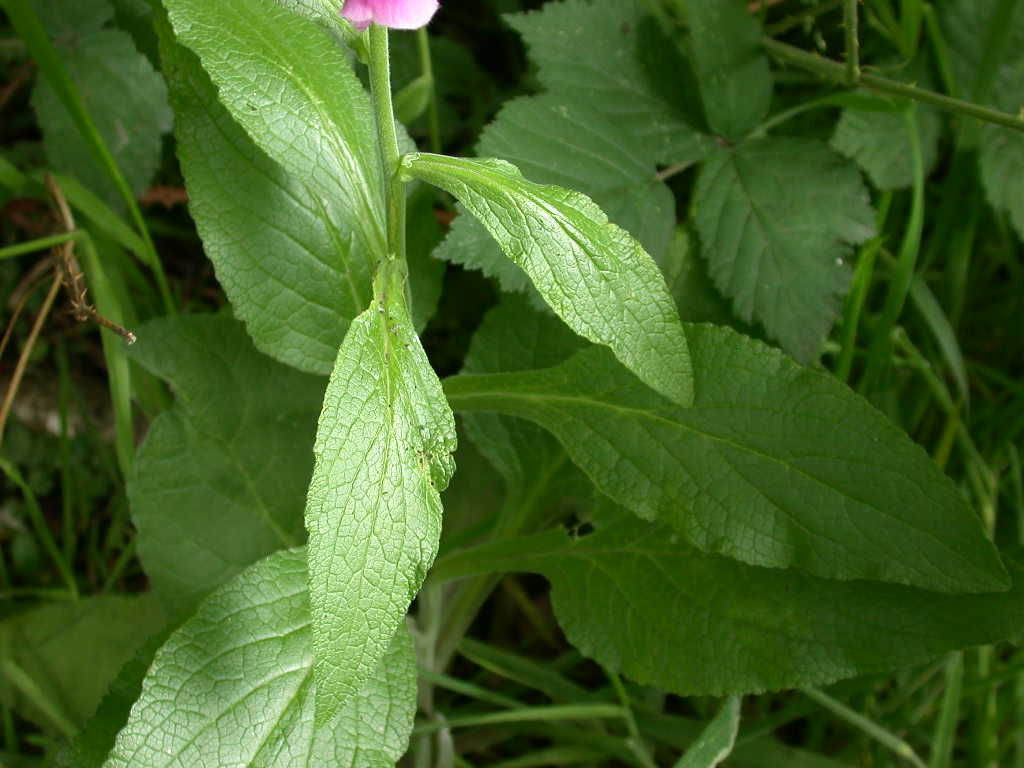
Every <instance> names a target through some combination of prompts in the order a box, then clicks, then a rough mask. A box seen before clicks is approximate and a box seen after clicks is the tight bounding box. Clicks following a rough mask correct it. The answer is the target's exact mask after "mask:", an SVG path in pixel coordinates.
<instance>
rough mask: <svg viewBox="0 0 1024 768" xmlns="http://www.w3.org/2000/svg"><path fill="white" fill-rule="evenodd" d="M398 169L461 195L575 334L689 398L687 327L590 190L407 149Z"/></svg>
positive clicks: (645, 260)
mask: <svg viewBox="0 0 1024 768" xmlns="http://www.w3.org/2000/svg"><path fill="white" fill-rule="evenodd" d="M402 171H403V172H404V173H405V174H407V175H408V176H410V177H414V178H418V179H422V180H424V181H427V182H429V183H431V184H433V185H435V186H438V187H441V188H442V189H444V190H447V191H448V192H450V193H451V194H453V195H455V196H456V197H457V198H459V199H460V200H461V201H462V204H463V205H464V206H465V207H466V208H467V209H468V210H469V211H470V212H471V213H472V214H473V215H474V216H475V217H476V218H478V219H479V220H480V221H481V222H482V223H483V224H484V226H486V227H487V229H488V231H489V232H490V233H491V235H492V237H494V239H495V240H497V242H498V245H500V246H501V248H502V250H503V251H504V252H505V254H506V255H507V256H508V257H509V258H510V259H512V261H514V262H515V263H516V264H518V265H519V266H520V267H522V268H523V269H524V270H525V271H526V273H527V274H528V275H529V276H530V279H531V280H532V281H533V284H534V286H535V287H536V288H537V290H538V292H539V293H540V295H541V296H542V297H543V298H544V300H545V301H546V302H547V303H548V305H549V306H550V307H551V308H552V309H553V310H554V311H555V312H556V313H557V314H558V316H559V317H561V318H562V319H563V320H564V321H565V322H566V324H567V325H568V326H569V327H570V328H572V329H573V330H574V331H576V333H578V334H580V335H581V336H583V337H585V338H587V339H589V340H590V341H593V342H595V343H597V344H604V345H607V346H608V347H610V348H611V349H612V351H613V352H614V353H615V356H616V357H617V358H618V359H619V360H621V361H622V362H623V363H624V364H625V365H626V366H628V367H629V368H630V369H632V370H633V371H634V372H635V373H636V374H637V375H638V376H639V377H640V378H641V379H643V380H644V381H645V382H646V383H647V384H649V385H650V386H651V387H653V388H654V389H656V390H658V391H659V392H661V393H662V394H664V395H665V396H666V397H668V398H669V399H671V400H673V401H675V402H677V403H680V404H681V405H688V404H689V403H690V402H692V400H693V371H692V369H691V365H690V355H689V352H688V350H687V342H686V336H685V334H684V333H683V329H682V326H681V324H680V322H679V315H678V313H677V312H676V307H675V302H674V301H673V300H672V296H671V295H670V294H669V292H668V288H667V286H666V285H665V280H664V278H663V277H662V276H661V272H660V271H659V270H658V266H657V265H656V264H655V263H654V261H653V260H652V259H651V257H650V256H649V255H648V254H647V253H646V252H645V251H644V249H643V248H642V247H641V246H640V244H639V243H638V242H637V241H636V240H634V239H633V238H632V237H631V236H630V235H629V233H627V232H625V231H624V230H622V229H620V228H619V227H617V226H615V225H614V224H611V223H609V221H608V217H607V216H605V214H604V212H603V211H601V209H600V208H598V207H597V206H596V205H595V204H594V202H593V201H592V200H590V198H588V197H586V196H585V195H582V194H580V193H578V192H573V191H571V190H567V189H562V188H561V187H555V186H542V185H539V184H534V183H532V182H530V181H527V180H526V179H525V178H523V175H522V174H521V173H520V172H519V170H518V169H517V168H516V167H515V166H514V165H511V164H510V163H506V162H504V161H501V160H466V159H461V158H454V157H444V156H441V155H429V154H410V155H406V156H405V157H404V158H403V159H402Z"/></svg>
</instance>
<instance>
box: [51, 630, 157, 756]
mask: <svg viewBox="0 0 1024 768" xmlns="http://www.w3.org/2000/svg"><path fill="white" fill-rule="evenodd" d="M169 634H170V632H169V631H168V630H166V629H165V630H164V631H163V632H160V633H158V634H156V635H153V636H152V637H150V638H149V640H147V641H146V642H145V644H144V645H143V646H142V647H141V648H139V650H138V651H136V652H135V655H134V656H132V657H131V658H130V659H129V660H128V661H127V662H126V663H125V665H124V666H123V667H121V671H120V672H118V673H117V677H116V678H114V681H113V682H112V683H111V684H110V690H108V691H107V694H106V696H104V697H103V700H102V701H101V702H100V705H99V707H98V708H97V709H96V714H94V715H93V716H92V718H91V719H90V720H89V722H88V723H86V725H85V727H84V728H83V729H82V730H81V731H80V732H79V733H78V735H77V736H76V737H75V738H74V739H73V740H72V742H71V743H70V744H69V745H68V746H67V748H66V749H64V750H63V751H62V752H61V753H60V755H59V756H58V758H57V763H56V766H57V768H100V766H102V765H103V763H105V762H106V760H107V756H108V755H109V754H110V750H111V749H112V748H113V747H114V740H115V739H116V738H117V734H118V732H119V731H120V730H121V729H122V728H123V727H124V724H125V723H126V722H128V713H129V712H130V711H131V708H132V705H133V704H135V701H136V699H138V698H139V694H140V693H142V679H143V678H144V677H145V676H146V672H147V671H148V670H149V665H150V664H152V663H153V656H155V655H156V652H157V650H158V649H159V648H160V646H162V645H163V644H164V641H165V640H167V636H168V635H169Z"/></svg>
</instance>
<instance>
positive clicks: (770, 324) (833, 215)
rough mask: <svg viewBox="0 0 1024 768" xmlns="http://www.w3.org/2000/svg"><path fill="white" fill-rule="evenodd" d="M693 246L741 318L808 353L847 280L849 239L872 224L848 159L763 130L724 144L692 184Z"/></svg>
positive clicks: (807, 357) (805, 358)
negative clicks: (697, 241) (696, 242)
mask: <svg viewBox="0 0 1024 768" xmlns="http://www.w3.org/2000/svg"><path fill="white" fill-rule="evenodd" d="M694 194H695V195H696V208H697V214H696V223H697V231H698V233H699V234H700V238H701V252H702V253H703V255H704V257H705V258H706V259H707V261H708V264H709V266H710V269H709V272H710V274H711V278H712V280H713V281H714V283H715V285H716V286H717V287H718V289H719V290H721V291H722V293H724V294H725V295H726V296H728V297H729V298H731V299H732V303H733V308H734V310H735V311H736V314H737V315H738V316H739V318H740V319H741V320H743V321H744V322H748V323H749V322H752V321H754V320H756V321H757V322H759V323H761V324H762V325H763V326H764V327H765V329H766V330H767V331H768V333H769V335H770V336H772V337H773V338H775V339H778V340H779V341H780V342H781V343H782V347H783V349H785V350H786V351H787V352H789V353H790V354H792V355H793V356H794V357H796V359H797V360H799V361H800V362H804V363H809V362H812V361H814V360H816V359H817V358H818V356H819V354H820V349H821V346H822V344H823V343H824V341H825V337H826V335H827V334H828V331H829V329H830V328H831V326H832V323H833V321H834V320H835V319H836V317H837V316H838V314H839V309H840V299H841V297H842V296H843V294H845V292H846V290H847V286H848V285H849V282H850V269H849V267H848V266H847V265H846V259H847V258H848V257H849V255H850V251H851V246H852V245H855V244H857V243H861V242H863V241H865V240H867V239H868V238H869V237H871V235H872V234H873V232H874V216H873V213H872V210H871V204H870V202H869V199H868V193H867V190H866V189H865V188H864V184H863V182H862V181H861V179H860V174H859V173H858V171H857V169H856V167H855V166H854V165H853V164H851V163H850V162H849V161H847V160H846V159H845V158H843V157H842V156H840V155H839V154H837V153H836V152H834V151H832V150H830V149H828V147H826V146H825V145H824V144H821V143H819V142H816V141H810V140H803V139H783V138H766V139H755V140H751V141H745V142H743V143H742V144H741V145H739V146H738V147H735V148H732V149H723V150H721V151H719V152H718V153H716V154H715V155H713V156H712V157H711V158H709V159H708V160H707V161H706V162H705V163H704V165H703V167H702V168H701V173H700V177H699V179H698V181H697V187H696V191H695V193H694Z"/></svg>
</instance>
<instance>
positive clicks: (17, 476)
mask: <svg viewBox="0 0 1024 768" xmlns="http://www.w3.org/2000/svg"><path fill="white" fill-rule="evenodd" d="M0 470H3V473H4V474H5V475H7V477H8V479H9V480H10V481H11V482H12V483H14V484H15V485H16V486H18V488H20V489H21V493H22V495H23V496H24V497H25V506H26V508H27V509H28V516H29V518H30V519H31V520H32V527H33V528H34V529H35V533H36V536H37V537H38V538H39V541H40V543H42V545H43V549H44V550H46V554H48V555H49V556H50V559H51V560H52V561H53V564H54V567H56V569H57V572H58V573H59V574H60V575H61V578H62V579H63V580H64V583H65V584H66V585H67V587H68V591H69V592H70V593H71V594H72V595H73V596H74V599H75V600H77V599H78V584H77V583H76V582H75V575H74V573H72V571H71V567H70V565H69V564H68V562H67V560H65V559H64V556H63V555H62V554H61V551H60V550H59V549H58V548H57V544H56V542H55V541H54V540H53V536H52V535H51V534H50V528H49V526H47V524H46V517H45V516H44V515H43V510H42V508H41V507H40V506H39V501H38V499H36V495H35V493H34V492H33V490H32V488H31V487H30V486H29V484H28V483H26V482H25V478H24V477H22V475H21V472H20V471H18V468H17V467H16V466H14V464H13V463H11V462H10V461H8V460H7V459H5V458H3V457H2V456H0Z"/></svg>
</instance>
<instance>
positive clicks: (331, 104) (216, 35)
mask: <svg viewBox="0 0 1024 768" xmlns="http://www.w3.org/2000/svg"><path fill="white" fill-rule="evenodd" d="M165 5H166V7H167V10H168V15H169V17H170V20H171V24H172V25H173V27H174V30H175V33H176V34H177V35H178V39H179V41H180V42H182V43H183V44H184V45H186V46H187V47H189V48H191V49H192V50H193V51H194V52H195V53H196V54H198V56H199V58H200V60H201V61H202V63H203V68H204V69H206V71H207V72H208V73H209V74H210V77H211V79H212V80H213V82H214V84H215V85H216V86H217V88H218V90H219V96H220V100H221V102H223V104H224V106H226V107H227V109H228V111H229V112H230V113H231V115H232V116H233V117H234V119H235V120H236V121H238V123H239V124H240V125H241V126H242V127H243V128H244V129H245V130H246V131H247V132H248V134H249V135H250V137H252V139H253V140H254V141H255V142H256V144H257V145H258V146H259V147H260V148H261V149H262V150H263V151H264V152H266V153H267V154H268V155H269V156H270V157H271V158H272V159H273V160H275V161H276V162H277V163H279V164H280V165H281V167H282V168H284V170H285V171H287V172H288V173H289V174H290V175H291V176H292V177H293V178H295V179H300V180H302V181H303V182H304V183H305V184H306V185H308V187H309V189H310V191H311V193H312V194H313V195H315V196H318V197H319V198H321V199H322V200H332V201H334V202H335V203H337V208H336V209H335V210H334V211H332V214H333V213H335V212H337V213H340V214H341V217H340V218H339V219H337V220H335V222H334V223H335V227H336V229H337V231H338V233H340V236H341V238H342V241H343V242H344V241H347V240H350V239H353V240H355V241H356V244H353V245H351V246H350V247H352V248H355V249H358V250H359V252H360V253H365V254H366V256H365V258H373V259H381V258H384V257H385V256H386V255H387V250H386V246H385V236H384V191H383V179H382V174H381V166H380V160H379V156H378V149H377V148H378V144H377V137H376V131H375V129H374V119H373V114H372V112H371V110H370V101H369V96H368V95H367V93H366V91H365V90H364V89H363V87H362V85H361V84H360V82H359V80H358V79H357V78H356V76H355V73H354V72H353V71H352V67H351V65H350V64H349V62H348V60H347V58H346V55H345V53H344V52H343V51H342V49H341V48H340V47H339V46H338V44H337V43H336V42H335V40H334V39H333V38H332V37H331V35H330V33H329V32H328V31H327V30H325V29H323V28H322V27H320V26H318V25H317V24H316V23H315V22H312V21H309V20H308V19H306V18H303V17H301V16H298V15H295V14H293V13H292V12H291V11H289V10H287V9H285V8H282V7H281V6H279V5H278V4H277V3H275V2H274V1H273V0H219V1H218V2H216V3H211V2H208V0H166V2H165Z"/></svg>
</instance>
